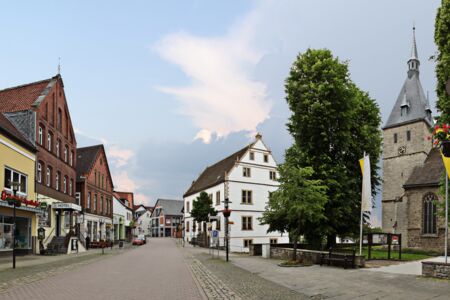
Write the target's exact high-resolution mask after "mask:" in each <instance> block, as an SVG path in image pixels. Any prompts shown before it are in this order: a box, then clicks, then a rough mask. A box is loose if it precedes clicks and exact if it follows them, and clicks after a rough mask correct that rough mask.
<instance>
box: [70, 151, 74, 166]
mask: <svg viewBox="0 0 450 300" xmlns="http://www.w3.org/2000/svg"><path fill="white" fill-rule="evenodd" d="M69 164H70V166H73V151H70V153H69Z"/></svg>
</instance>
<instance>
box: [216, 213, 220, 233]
mask: <svg viewBox="0 0 450 300" xmlns="http://www.w3.org/2000/svg"><path fill="white" fill-rule="evenodd" d="M216 230H220V216H217V220H216Z"/></svg>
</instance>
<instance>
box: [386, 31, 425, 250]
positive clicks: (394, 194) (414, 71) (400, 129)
mask: <svg viewBox="0 0 450 300" xmlns="http://www.w3.org/2000/svg"><path fill="white" fill-rule="evenodd" d="M419 66H420V61H419V57H418V55H417V46H416V36H415V28H413V42H412V49H411V56H410V58H409V60H408V72H407V77H406V80H405V83H404V84H403V86H402V88H401V90H400V94H399V95H398V97H397V101H396V102H395V105H394V107H393V108H392V111H391V114H390V115H389V119H388V120H387V122H386V124H385V126H384V127H383V195H382V204H381V205H382V227H383V231H384V232H391V233H401V234H402V244H403V245H405V246H406V245H407V240H408V236H407V234H408V232H407V228H408V217H407V216H408V214H407V208H408V203H407V202H408V199H407V197H403V196H404V189H403V185H404V184H405V182H406V180H407V179H408V178H409V176H410V175H411V172H412V170H413V169H414V167H416V166H420V165H422V164H423V162H424V161H425V159H426V157H427V155H428V153H429V152H430V150H431V147H432V143H431V141H429V140H428V139H427V137H428V136H429V135H430V129H431V127H432V126H433V119H432V116H431V109H430V104H429V102H428V99H427V97H426V96H425V93H424V92H423V88H422V85H421V83H420V79H419Z"/></svg>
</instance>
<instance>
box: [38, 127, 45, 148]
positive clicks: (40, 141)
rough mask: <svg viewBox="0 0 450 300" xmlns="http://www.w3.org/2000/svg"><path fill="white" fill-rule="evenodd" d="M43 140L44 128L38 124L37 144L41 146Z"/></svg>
mask: <svg viewBox="0 0 450 300" xmlns="http://www.w3.org/2000/svg"><path fill="white" fill-rule="evenodd" d="M43 142H44V129H43V128H42V126H39V144H40V145H41V146H42V143H43Z"/></svg>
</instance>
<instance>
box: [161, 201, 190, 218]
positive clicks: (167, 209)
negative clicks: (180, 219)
mask: <svg viewBox="0 0 450 300" xmlns="http://www.w3.org/2000/svg"><path fill="white" fill-rule="evenodd" d="M157 206H160V207H161V209H162V211H163V212H164V215H168V216H176V215H182V213H181V210H182V209H183V207H184V201H183V200H171V199H158V200H157V201H156V203H155V207H157ZM154 211H155V210H154Z"/></svg>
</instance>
